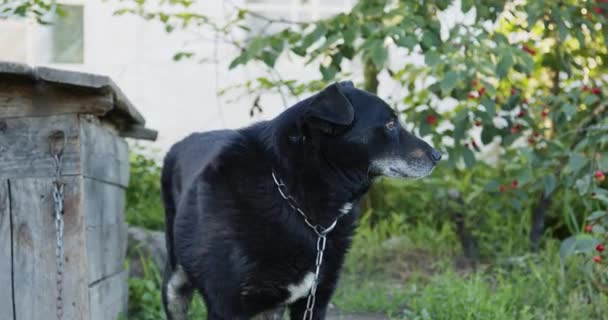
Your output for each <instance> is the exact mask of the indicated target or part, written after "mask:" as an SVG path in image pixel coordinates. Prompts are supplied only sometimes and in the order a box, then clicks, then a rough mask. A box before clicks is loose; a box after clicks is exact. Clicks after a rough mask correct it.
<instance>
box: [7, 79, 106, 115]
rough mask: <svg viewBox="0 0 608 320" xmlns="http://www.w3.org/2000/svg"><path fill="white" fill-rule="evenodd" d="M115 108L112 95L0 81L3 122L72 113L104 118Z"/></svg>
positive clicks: (29, 83)
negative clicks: (4, 119)
mask: <svg viewBox="0 0 608 320" xmlns="http://www.w3.org/2000/svg"><path fill="white" fill-rule="evenodd" d="M113 107H114V98H113V97H112V94H111V93H110V92H93V91H91V90H83V89H78V88H70V87H58V86H51V85H49V84H45V83H31V82H27V81H14V80H13V79H0V119H1V118H17V117H40V116H50V115H58V114H69V113H78V114H94V115H98V116H103V115H105V114H106V113H108V112H109V111H110V110H112V108H113Z"/></svg>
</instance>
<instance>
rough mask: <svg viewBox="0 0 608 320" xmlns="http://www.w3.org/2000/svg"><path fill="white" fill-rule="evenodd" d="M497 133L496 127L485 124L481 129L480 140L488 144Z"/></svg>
mask: <svg viewBox="0 0 608 320" xmlns="http://www.w3.org/2000/svg"><path fill="white" fill-rule="evenodd" d="M497 134H498V129H496V127H494V126H493V125H485V126H483V129H482V130H481V142H482V143H483V144H488V143H490V142H492V140H494V137H495V136H496V135H497Z"/></svg>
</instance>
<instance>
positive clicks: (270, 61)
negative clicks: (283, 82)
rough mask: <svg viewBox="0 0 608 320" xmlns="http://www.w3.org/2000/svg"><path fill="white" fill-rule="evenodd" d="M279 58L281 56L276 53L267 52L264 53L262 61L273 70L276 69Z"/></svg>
mask: <svg viewBox="0 0 608 320" xmlns="http://www.w3.org/2000/svg"><path fill="white" fill-rule="evenodd" d="M278 57H279V54H278V53H277V52H276V51H268V50H266V51H264V52H262V61H264V63H265V64H266V65H267V66H269V67H271V68H272V67H274V64H275V62H276V61H277V58H278Z"/></svg>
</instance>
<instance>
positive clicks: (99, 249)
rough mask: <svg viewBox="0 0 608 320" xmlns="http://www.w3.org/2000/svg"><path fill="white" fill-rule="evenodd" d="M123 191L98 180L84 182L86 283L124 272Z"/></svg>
mask: <svg viewBox="0 0 608 320" xmlns="http://www.w3.org/2000/svg"><path fill="white" fill-rule="evenodd" d="M124 209H125V190H124V189H123V188H121V187H119V186H116V185H110V184H107V183H103V182H100V181H97V180H91V179H87V178H84V180H83V214H84V217H85V224H86V237H87V255H88V261H89V264H88V265H89V278H88V279H89V280H88V281H89V284H90V283H93V282H95V281H98V280H99V279H102V278H105V277H108V276H110V275H113V274H116V273H118V272H121V271H123V270H125V255H126V251H127V224H126V223H125V221H124Z"/></svg>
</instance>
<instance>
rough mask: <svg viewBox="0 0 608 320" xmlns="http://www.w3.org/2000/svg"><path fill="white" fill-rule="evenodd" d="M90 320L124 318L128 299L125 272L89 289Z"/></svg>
mask: <svg viewBox="0 0 608 320" xmlns="http://www.w3.org/2000/svg"><path fill="white" fill-rule="evenodd" d="M89 297H90V304H91V317H90V319H91V320H116V319H119V318H120V316H121V315H122V316H126V314H127V305H128V299H129V289H128V285H127V271H126V270H125V271H122V272H120V273H118V274H116V275H113V276H112V277H109V278H106V279H104V280H103V281H100V282H98V283H95V284H94V285H93V286H91V287H90V288H89Z"/></svg>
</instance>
